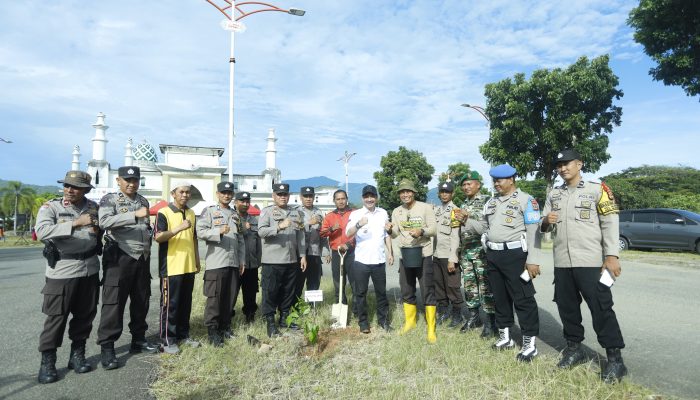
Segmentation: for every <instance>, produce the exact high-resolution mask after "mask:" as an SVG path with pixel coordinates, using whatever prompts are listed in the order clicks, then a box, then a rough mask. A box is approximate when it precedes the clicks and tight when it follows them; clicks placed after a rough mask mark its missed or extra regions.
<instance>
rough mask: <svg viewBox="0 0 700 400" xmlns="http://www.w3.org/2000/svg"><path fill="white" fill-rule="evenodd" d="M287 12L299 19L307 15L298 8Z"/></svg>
mask: <svg viewBox="0 0 700 400" xmlns="http://www.w3.org/2000/svg"><path fill="white" fill-rule="evenodd" d="M287 12H288V13H290V14H292V15H296V16H297V17H301V16H303V15H304V14H306V11H304V10H300V9H298V8H290V9H289V11H287Z"/></svg>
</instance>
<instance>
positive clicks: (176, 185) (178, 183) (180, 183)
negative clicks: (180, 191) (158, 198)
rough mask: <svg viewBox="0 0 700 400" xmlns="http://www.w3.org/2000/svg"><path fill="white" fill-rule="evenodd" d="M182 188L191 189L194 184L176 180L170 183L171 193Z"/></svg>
mask: <svg viewBox="0 0 700 400" xmlns="http://www.w3.org/2000/svg"><path fill="white" fill-rule="evenodd" d="M182 186H187V187H191V186H192V184H191V183H190V182H189V181H186V180H182V179H175V180H172V181H170V191H171V192H172V191H174V190H175V189H177V188H179V187H182Z"/></svg>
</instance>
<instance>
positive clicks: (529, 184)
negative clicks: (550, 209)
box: [517, 178, 547, 208]
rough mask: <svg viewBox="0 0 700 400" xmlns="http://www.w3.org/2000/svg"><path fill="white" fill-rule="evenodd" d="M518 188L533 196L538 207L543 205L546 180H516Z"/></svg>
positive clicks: (545, 193) (545, 195) (545, 197)
mask: <svg viewBox="0 0 700 400" xmlns="http://www.w3.org/2000/svg"><path fill="white" fill-rule="evenodd" d="M517 184H518V189H521V190H523V191H525V192H527V193H528V194H529V195H530V196H532V197H534V198H535V200H537V203H539V205H540V207H541V208H542V207H544V201H545V200H546V199H547V182H545V180H544V179H541V178H540V179H533V180H531V181H526V180H519V181H517Z"/></svg>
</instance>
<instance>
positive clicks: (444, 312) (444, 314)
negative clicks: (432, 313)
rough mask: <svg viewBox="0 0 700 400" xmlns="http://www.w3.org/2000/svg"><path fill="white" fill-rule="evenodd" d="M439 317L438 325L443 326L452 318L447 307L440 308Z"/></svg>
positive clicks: (438, 310)
mask: <svg viewBox="0 0 700 400" xmlns="http://www.w3.org/2000/svg"><path fill="white" fill-rule="evenodd" d="M437 315H438V316H437V320H436V324H438V325H442V323H443V322H445V321H447V319H448V318H450V314H449V313H448V312H447V306H438V309H437Z"/></svg>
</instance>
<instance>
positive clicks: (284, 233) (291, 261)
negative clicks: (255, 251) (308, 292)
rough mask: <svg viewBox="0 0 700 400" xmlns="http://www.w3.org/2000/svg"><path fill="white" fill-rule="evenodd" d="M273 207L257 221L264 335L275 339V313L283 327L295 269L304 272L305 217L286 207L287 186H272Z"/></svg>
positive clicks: (291, 301)
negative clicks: (265, 332)
mask: <svg viewBox="0 0 700 400" xmlns="http://www.w3.org/2000/svg"><path fill="white" fill-rule="evenodd" d="M272 199H273V200H274V203H275V204H274V205H271V206H268V207H265V208H263V210H262V212H261V213H260V219H259V221H258V234H259V235H260V238H261V239H262V268H263V270H262V289H263V299H262V313H263V315H264V316H265V320H266V321H267V335H268V336H269V337H272V336H277V335H279V334H280V331H279V330H278V328H277V324H276V323H275V313H276V311H277V309H278V308H279V309H280V320H279V321H280V322H279V323H280V325H282V324H285V325H286V319H287V316H288V315H289V310H290V309H291V308H292V306H293V305H294V302H295V300H296V299H295V297H294V288H295V283H296V275H297V269H301V271H302V272H303V271H304V270H305V269H306V239H305V234H304V215H303V212H302V211H301V210H299V209H298V208H291V207H289V185H288V184H286V183H276V184H274V185H273V186H272Z"/></svg>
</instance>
